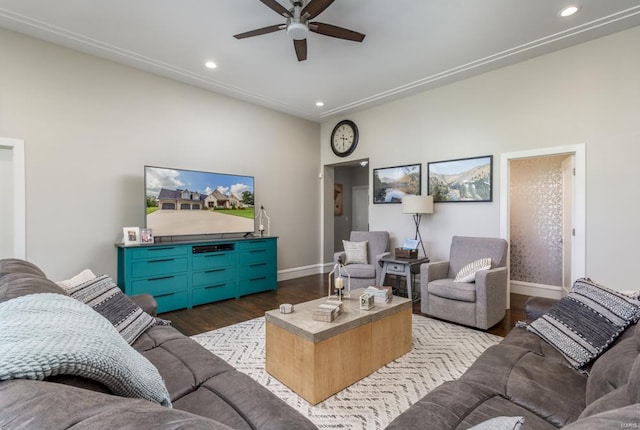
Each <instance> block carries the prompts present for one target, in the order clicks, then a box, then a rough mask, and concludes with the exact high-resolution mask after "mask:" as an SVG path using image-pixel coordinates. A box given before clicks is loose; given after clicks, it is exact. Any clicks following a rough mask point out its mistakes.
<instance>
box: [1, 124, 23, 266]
mask: <svg viewBox="0 0 640 430" xmlns="http://www.w3.org/2000/svg"><path fill="white" fill-rule="evenodd" d="M25 188H26V184H25V163H24V141H22V140H18V139H8V138H4V137H0V195H2V196H3V199H2V201H3V202H4V203H6V204H8V209H7V210H3V211H0V258H21V259H25V258H26V209H25V207H26V189H25Z"/></svg>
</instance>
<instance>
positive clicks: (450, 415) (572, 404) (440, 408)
mask: <svg viewBox="0 0 640 430" xmlns="http://www.w3.org/2000/svg"><path fill="white" fill-rule="evenodd" d="M552 304H553V301H550V300H547V299H532V300H530V301H529V303H528V304H527V319H528V320H529V321H532V320H535V319H536V318H538V317H539V316H540V315H541V314H542V313H543V312H544V311H545V310H546V309H548V308H549V307H550V306H551V305H552ZM585 370H587V371H588V373H587V372H586V371H582V370H575V369H574V368H572V367H571V366H570V365H569V363H568V362H567V360H566V359H565V357H564V356H563V355H562V354H560V353H559V352H558V351H557V350H556V349H555V348H553V347H552V346H550V345H549V344H548V343H546V342H545V341H544V340H542V339H541V338H540V337H539V336H538V335H536V334H534V333H531V332H529V331H527V330H526V328H522V327H515V328H514V329H513V330H512V331H511V332H510V333H509V335H507V337H505V339H504V340H503V341H502V342H501V343H500V344H498V345H495V346H492V347H490V348H489V349H487V350H486V351H485V352H484V353H483V354H482V355H481V356H480V357H479V358H478V359H477V360H476V362H475V363H474V364H473V365H472V366H471V367H470V368H469V369H468V370H467V371H466V372H465V373H464V375H463V376H462V377H460V379H458V380H456V381H451V382H447V383H444V384H442V385H441V386H439V387H437V388H436V389H434V390H433V391H431V392H430V393H429V394H427V395H426V396H425V397H423V398H422V399H421V400H419V401H418V402H417V403H415V404H414V405H412V406H411V407H410V408H409V409H408V410H407V411H405V412H404V413H403V414H402V415H400V416H399V417H398V418H396V419H395V420H394V421H393V422H392V423H391V424H390V425H389V426H388V427H387V429H388V430H396V429H414V428H432V429H460V430H462V429H468V428H471V427H473V426H475V425H479V424H481V423H483V422H485V421H487V420H489V419H491V418H494V417H499V416H512V417H524V421H525V422H524V428H525V429H527V430H551V429H556V428H560V427H562V428H565V429H567V430H605V429H606V430H609V429H624V428H627V429H632V428H640V329H638V328H637V326H636V325H635V324H633V325H631V326H630V327H629V328H627V329H626V330H625V331H624V332H623V333H622V335H621V336H620V337H619V338H618V339H617V340H616V341H615V343H614V344H613V345H612V346H611V348H609V349H608V350H607V351H606V352H604V353H603V354H602V355H601V356H600V357H598V358H597V359H596V360H595V361H594V362H593V363H592V364H591V365H590V366H588V367H587V368H586V369H585ZM427 423H428V424H427ZM425 426H426V427H425ZM488 428H491V427H488ZM509 428H511V427H509Z"/></svg>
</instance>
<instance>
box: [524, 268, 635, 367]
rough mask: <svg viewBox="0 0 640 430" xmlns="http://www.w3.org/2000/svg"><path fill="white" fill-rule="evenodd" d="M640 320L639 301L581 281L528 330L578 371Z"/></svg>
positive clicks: (585, 280) (590, 282)
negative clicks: (554, 349)
mask: <svg viewBox="0 0 640 430" xmlns="http://www.w3.org/2000/svg"><path fill="white" fill-rule="evenodd" d="M639 318H640V301H638V300H635V299H632V298H631V297H628V296H625V295H624V294H621V293H619V292H617V291H614V290H610V289H608V288H606V287H603V286H601V285H598V284H596V283H595V282H593V281H591V280H590V279H587V278H581V279H578V280H576V281H575V283H574V284H573V287H572V288H571V291H570V292H569V294H567V296H566V297H564V298H562V299H561V300H560V301H559V302H558V303H556V304H555V305H553V306H552V307H551V309H549V311H548V312H547V313H546V314H544V315H543V316H541V317H540V318H538V319H537V320H535V321H534V322H532V323H531V324H529V325H528V326H527V330H529V331H530V332H532V333H535V334H537V335H538V336H540V337H541V338H542V339H544V340H545V341H546V342H547V343H549V344H550V345H551V346H553V347H554V348H556V349H557V350H558V351H560V352H561V353H562V355H564V356H565V358H566V359H567V360H568V361H569V363H570V364H571V365H572V366H573V367H575V368H576V369H577V368H580V367H582V366H584V365H585V364H587V363H589V362H590V361H591V360H593V359H594V358H596V357H598V356H599V355H600V354H602V353H603V352H604V351H605V350H606V349H607V347H608V346H609V345H610V344H611V343H612V342H613V341H614V340H615V339H616V338H617V337H618V336H619V335H620V334H621V333H622V332H623V331H624V330H625V329H626V328H627V327H628V326H629V325H630V324H632V323H635V322H637V321H638V319H639Z"/></svg>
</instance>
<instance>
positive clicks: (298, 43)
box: [293, 39, 307, 61]
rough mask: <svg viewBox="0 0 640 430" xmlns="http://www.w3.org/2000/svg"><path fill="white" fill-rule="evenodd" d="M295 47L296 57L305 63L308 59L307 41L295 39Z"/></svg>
mask: <svg viewBox="0 0 640 430" xmlns="http://www.w3.org/2000/svg"><path fill="white" fill-rule="evenodd" d="M293 47H294V49H295V50H296V57H298V61H304V60H306V59H307V39H302V40H295V39H294V41H293Z"/></svg>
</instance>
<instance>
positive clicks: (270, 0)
mask: <svg viewBox="0 0 640 430" xmlns="http://www.w3.org/2000/svg"><path fill="white" fill-rule="evenodd" d="M260 1H261V2H262V3H264V4H265V5H266V6H267V7H268V8H269V9H271V10H272V11H274V12H275V13H277V14H278V15H282V16H284V17H285V18H291V16H292V15H291V12H289V10H288V9H287V8H285V7H284V6H282V5H281V4H280V3H278V2H277V1H276V0H260Z"/></svg>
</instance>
